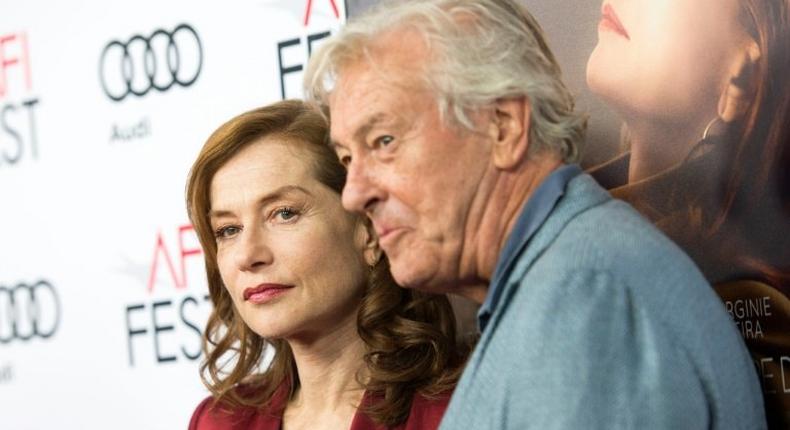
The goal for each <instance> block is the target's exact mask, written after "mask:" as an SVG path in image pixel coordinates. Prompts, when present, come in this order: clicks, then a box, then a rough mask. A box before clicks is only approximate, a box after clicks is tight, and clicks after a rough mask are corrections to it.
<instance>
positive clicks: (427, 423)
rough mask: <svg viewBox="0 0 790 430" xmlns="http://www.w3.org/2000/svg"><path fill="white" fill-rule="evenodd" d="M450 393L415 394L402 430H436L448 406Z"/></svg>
mask: <svg viewBox="0 0 790 430" xmlns="http://www.w3.org/2000/svg"><path fill="white" fill-rule="evenodd" d="M451 395H452V391H446V392H443V393H441V394H437V395H434V396H426V395H423V394H415V395H414V398H413V399H412V402H411V410H410V411H409V418H408V419H407V420H406V423H405V425H404V427H403V430H417V429H436V428H439V423H440V422H441V421H442V417H443V416H444V412H445V411H446V410H447V406H448V405H449V404H450V396H451Z"/></svg>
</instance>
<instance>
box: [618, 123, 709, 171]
mask: <svg viewBox="0 0 790 430" xmlns="http://www.w3.org/2000/svg"><path fill="white" fill-rule="evenodd" d="M704 129H705V126H704V125H702V126H699V125H679V124H670V123H656V122H654V121H645V122H641V123H640V122H633V121H632V122H628V140H629V142H630V144H631V157H630V162H629V167H628V182H629V183H633V182H638V181H641V180H643V179H646V178H649V177H651V176H654V175H656V174H658V173H661V172H663V171H665V170H667V169H669V168H671V167H673V166H675V165H678V164H680V163H681V162H682V161H683V160H684V159H685V158H686V157H687V156H688V154H689V152H690V151H691V149H692V148H693V147H694V145H696V144H697V142H699V141H700V139H701V138H702V133H703V131H704Z"/></svg>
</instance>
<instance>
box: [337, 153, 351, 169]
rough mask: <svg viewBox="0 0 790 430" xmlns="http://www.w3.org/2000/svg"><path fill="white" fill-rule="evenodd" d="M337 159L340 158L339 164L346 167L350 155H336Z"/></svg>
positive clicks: (349, 162) (349, 160)
mask: <svg viewBox="0 0 790 430" xmlns="http://www.w3.org/2000/svg"><path fill="white" fill-rule="evenodd" d="M338 159H339V160H340V164H342V165H343V166H344V167H348V165H349V164H351V156H350V155H338Z"/></svg>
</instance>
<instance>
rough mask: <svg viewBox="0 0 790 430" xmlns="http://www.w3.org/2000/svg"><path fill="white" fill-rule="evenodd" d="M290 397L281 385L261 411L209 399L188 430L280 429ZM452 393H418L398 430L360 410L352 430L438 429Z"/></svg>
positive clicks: (368, 397) (366, 396) (366, 399)
mask: <svg viewBox="0 0 790 430" xmlns="http://www.w3.org/2000/svg"><path fill="white" fill-rule="evenodd" d="M287 396H288V389H287V385H285V384H284V385H282V386H281V387H280V388H279V389H278V390H277V392H276V393H275V394H274V396H273V397H272V400H271V402H269V404H268V405H267V406H266V407H265V408H262V409H259V408H250V407H247V408H233V409H230V410H229V409H227V408H223V407H216V408H215V407H214V400H213V398H212V397H208V398H206V399H205V400H203V401H202V402H201V403H200V405H198V407H197V409H195V412H194V413H193V414H192V420H190V422H189V430H242V429H244V430H247V429H255V430H280V428H282V420H283V411H284V410H285V403H286V399H287ZM372 399H373V396H371V395H370V394H369V393H368V392H367V391H366V392H365V394H364V395H363V397H362V404H366V403H369V402H371V401H372ZM449 402H450V393H446V394H443V395H441V396H439V397H438V398H436V399H427V398H425V397H423V396H421V395H419V394H417V395H415V396H414V399H413V400H412V402H411V410H410V411H409V417H408V418H407V419H406V421H405V422H404V423H402V424H400V425H398V426H396V427H391V428H388V427H384V426H382V425H377V424H375V423H374V422H373V420H372V419H370V418H368V416H367V415H365V414H364V413H362V412H361V411H357V413H356V414H355V415H354V420H353V421H352V422H351V428H350V429H349V430H433V429H436V428H438V427H439V423H440V422H441V420H442V416H443V415H444V411H445V409H447V404H448V403H449Z"/></svg>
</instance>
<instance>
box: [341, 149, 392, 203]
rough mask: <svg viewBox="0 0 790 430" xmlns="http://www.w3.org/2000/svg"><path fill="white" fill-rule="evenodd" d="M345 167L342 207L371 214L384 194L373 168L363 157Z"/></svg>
mask: <svg viewBox="0 0 790 430" xmlns="http://www.w3.org/2000/svg"><path fill="white" fill-rule="evenodd" d="M346 167H347V169H348V172H347V175H346V186H345V187H344V188H343V207H344V208H345V209H346V210H348V211H351V212H358V213H362V214H366V215H371V214H372V213H373V211H374V209H375V208H376V206H377V205H378V203H380V202H381V201H383V200H384V196H385V192H384V189H383V188H382V186H381V184H380V181H379V180H378V178H377V177H376V171H375V168H374V167H372V166H370V165H369V164H368V163H366V160H364V159H358V160H354V161H352V162H350V163H349V164H348V165H347V166H346Z"/></svg>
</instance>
